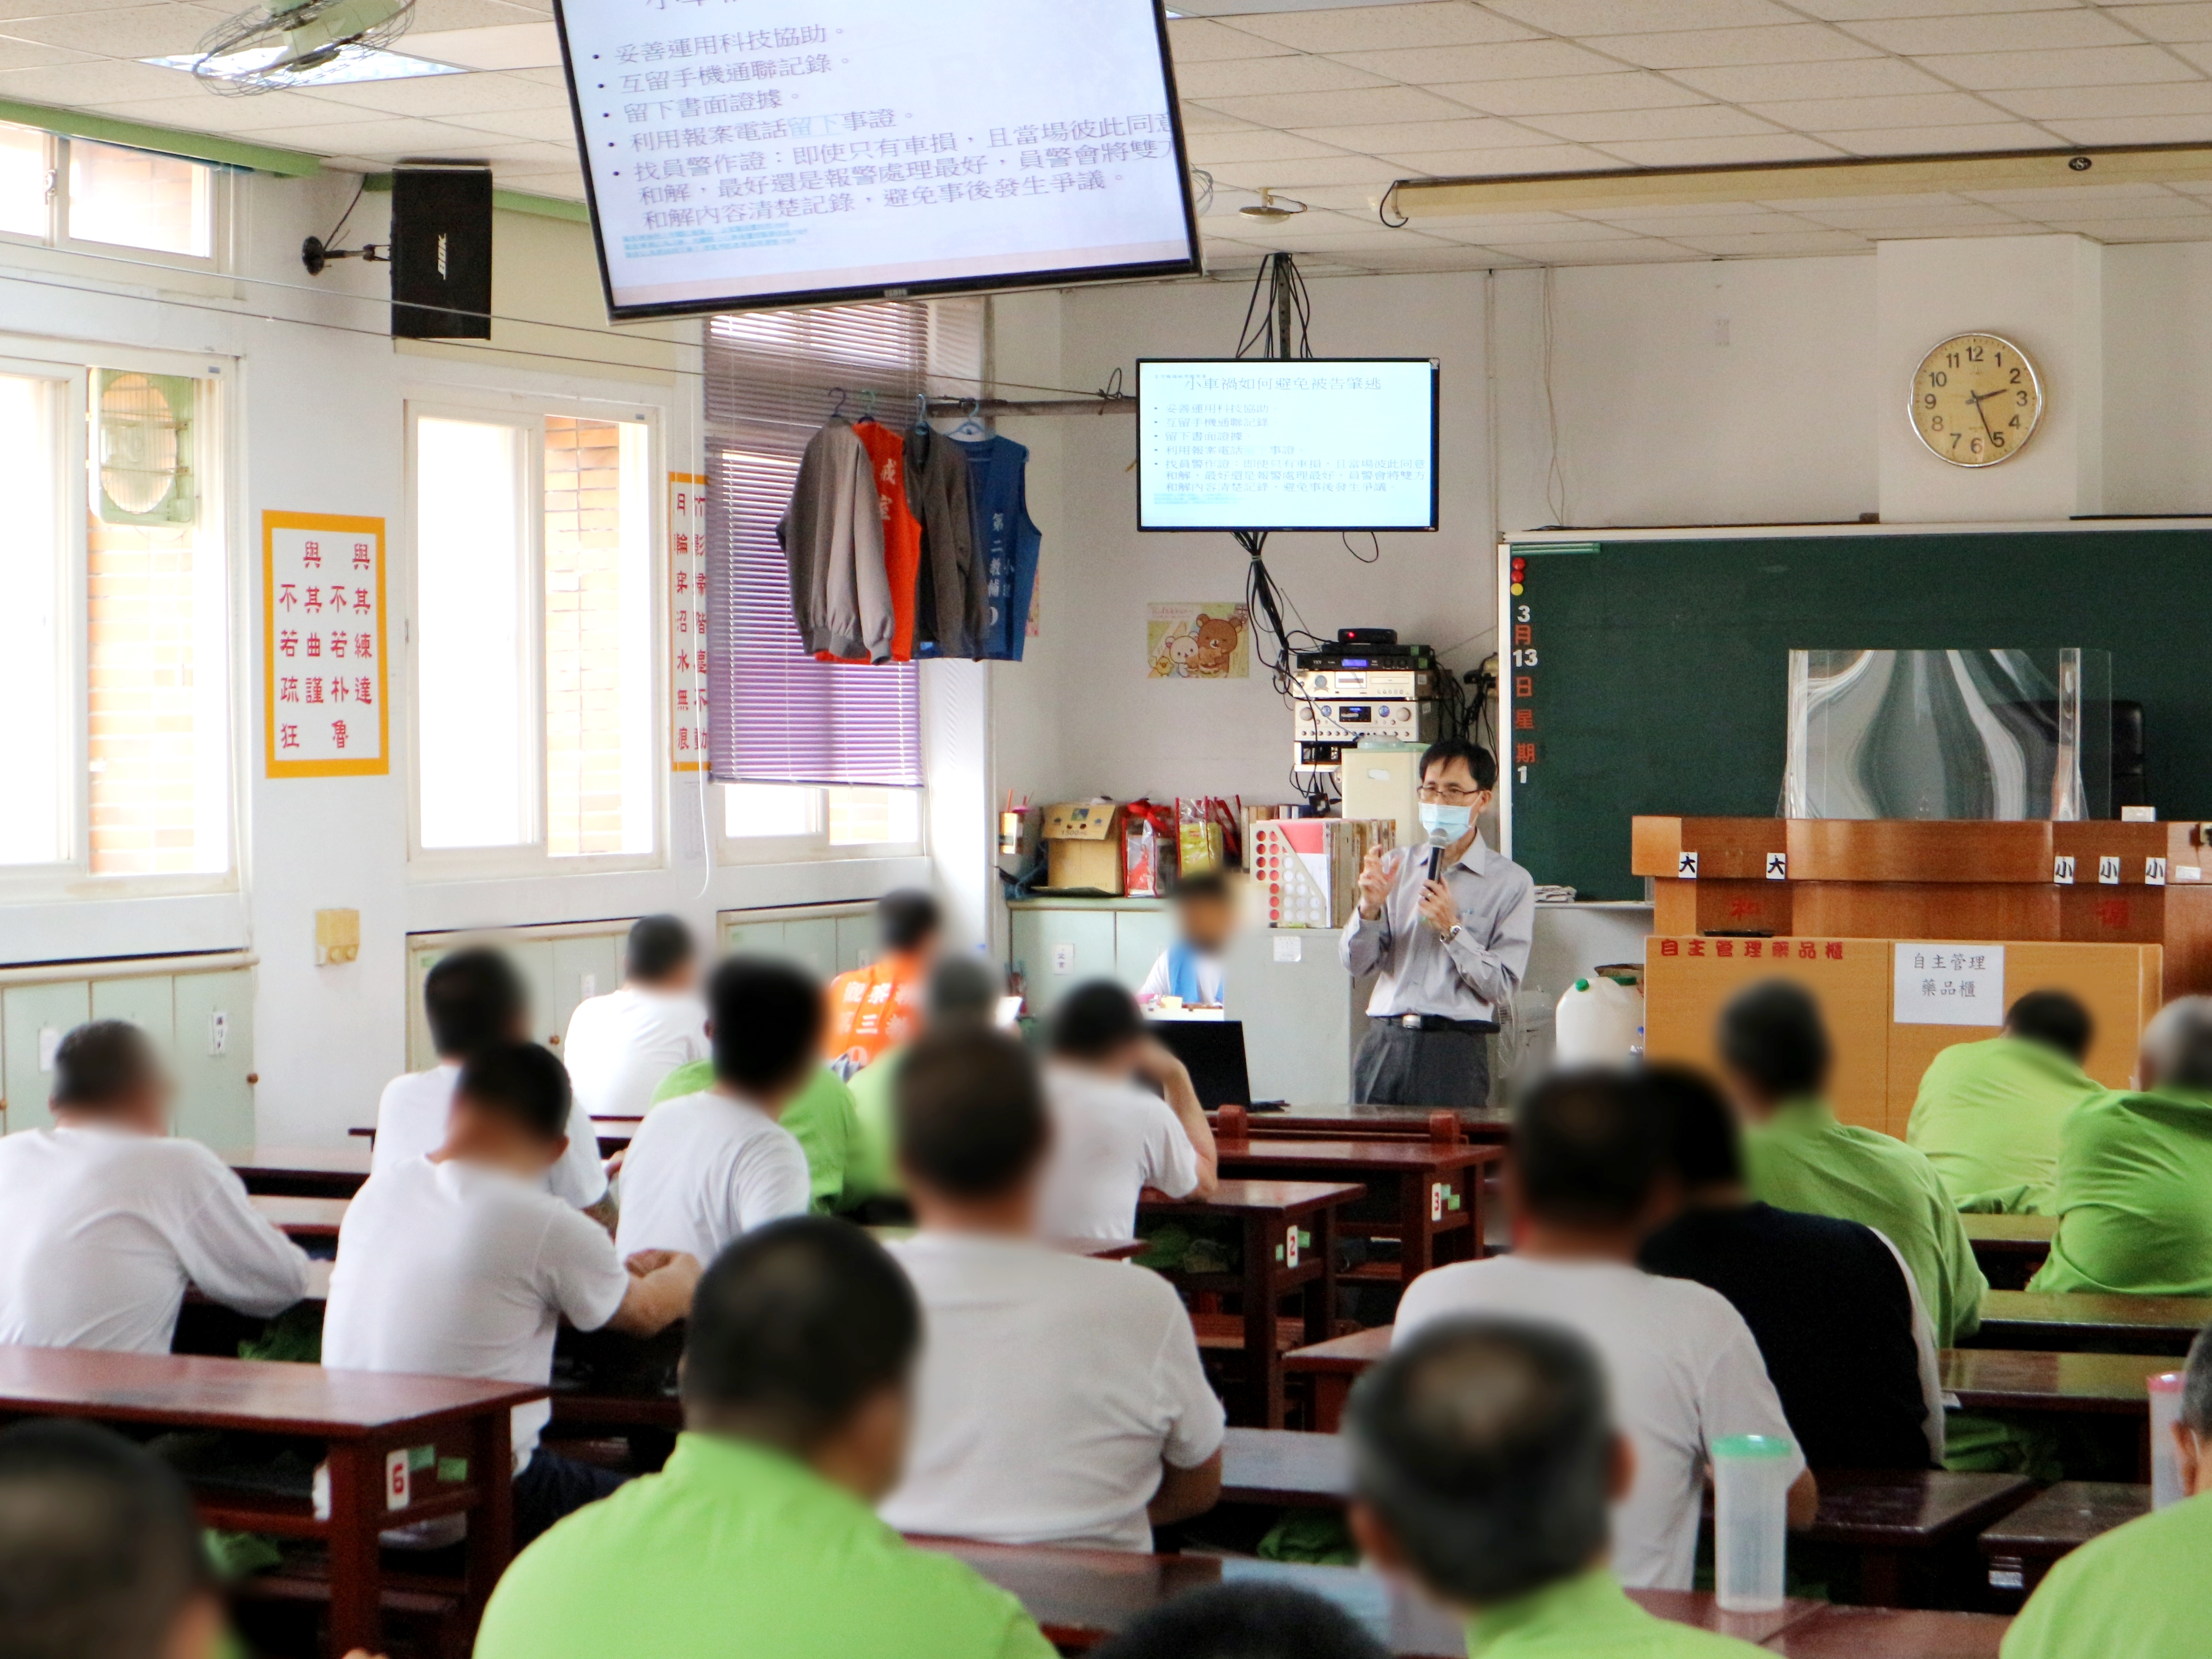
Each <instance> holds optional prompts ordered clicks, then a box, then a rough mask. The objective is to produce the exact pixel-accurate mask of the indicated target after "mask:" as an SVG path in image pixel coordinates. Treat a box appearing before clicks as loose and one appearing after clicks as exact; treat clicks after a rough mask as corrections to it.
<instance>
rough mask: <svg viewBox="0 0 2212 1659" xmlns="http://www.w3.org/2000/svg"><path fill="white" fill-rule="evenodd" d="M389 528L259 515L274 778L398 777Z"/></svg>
mask: <svg viewBox="0 0 2212 1659" xmlns="http://www.w3.org/2000/svg"><path fill="white" fill-rule="evenodd" d="M384 551H385V540H384V520H381V519H355V518H341V517H336V516H333V515H331V514H327V513H274V512H271V513H263V514H262V515H261V705H262V732H263V759H264V765H265V766H266V768H267V769H268V774H269V775H270V777H272V778H327V777H362V776H380V775H383V774H385V773H387V772H389V771H390V770H391V769H392V721H391V714H390V712H389V709H388V706H387V703H386V686H387V683H388V676H387V674H386V664H387V663H388V662H389V661H390V653H389V651H388V649H387V647H386V639H385V625H384V623H385V614H386V613H385V592H384Z"/></svg>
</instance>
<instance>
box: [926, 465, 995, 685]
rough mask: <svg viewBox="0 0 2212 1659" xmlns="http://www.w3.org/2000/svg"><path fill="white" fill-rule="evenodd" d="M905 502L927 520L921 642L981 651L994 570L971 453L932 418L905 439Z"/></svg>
mask: <svg viewBox="0 0 2212 1659" xmlns="http://www.w3.org/2000/svg"><path fill="white" fill-rule="evenodd" d="M906 504H907V506H908V507H909V508H911V509H912V510H913V513H914V516H915V518H917V519H919V520H921V580H918V581H917V582H916V583H915V611H914V642H915V649H916V651H917V653H919V651H920V649H921V647H922V646H923V645H925V644H928V645H934V646H935V647H937V654H938V655H939V656H941V657H980V656H981V655H982V654H983V628H984V624H985V623H986V622H987V620H988V617H989V614H990V613H989V611H988V609H987V605H988V603H989V593H988V580H989V574H990V573H989V571H988V570H987V568H986V567H985V564H984V562H983V560H981V558H979V557H977V556H976V552H975V508H974V507H973V506H972V505H971V504H970V499H969V492H968V458H967V456H966V455H965V454H963V453H962V452H961V449H960V447H959V446H958V445H957V444H955V443H953V442H952V441H951V440H950V439H947V438H945V437H942V436H940V435H939V434H938V433H937V432H936V431H935V430H933V428H930V427H928V426H926V425H924V426H918V427H916V428H914V430H913V431H911V432H909V433H908V435H907V440H906Z"/></svg>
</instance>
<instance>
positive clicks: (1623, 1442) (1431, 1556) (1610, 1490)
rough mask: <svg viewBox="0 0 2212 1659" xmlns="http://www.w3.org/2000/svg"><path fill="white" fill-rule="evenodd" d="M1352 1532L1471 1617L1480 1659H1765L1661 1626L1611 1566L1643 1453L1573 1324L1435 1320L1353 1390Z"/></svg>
mask: <svg viewBox="0 0 2212 1659" xmlns="http://www.w3.org/2000/svg"><path fill="white" fill-rule="evenodd" d="M1345 1437H1346V1441H1347V1443H1348V1446H1349V1449H1350V1452H1351V1460H1352V1492H1353V1499H1352V1510H1351V1521H1352V1536H1353V1537H1355V1538H1356V1539H1358V1541H1359V1547H1360V1549H1361V1551H1362V1553H1364V1555H1365V1556H1366V1557H1367V1559H1368V1560H1369V1561H1370V1562H1372V1563H1373V1564H1375V1565H1377V1566H1379V1567H1381V1568H1383V1570H1384V1571H1395V1572H1399V1573H1402V1574H1405V1575H1407V1576H1408V1577H1413V1578H1414V1579H1416V1580H1418V1581H1419V1583H1421V1584H1422V1586H1423V1587H1424V1588H1425V1589H1427V1590H1428V1592H1429V1593H1430V1594H1431V1595H1433V1596H1435V1597H1436V1598H1437V1600H1438V1601H1441V1602H1442V1603H1443V1605H1444V1606H1446V1607H1449V1608H1451V1609H1452V1610H1453V1611H1454V1612H1455V1613H1459V1614H1460V1615H1461V1616H1462V1617H1463V1618H1465V1619H1466V1620H1467V1621H1468V1625H1467V1645H1468V1654H1469V1655H1470V1656H1471V1659H1590V1656H1595V1655H1603V1656H1604V1659H1729V1656H1742V1659H1749V1656H1750V1655H1752V1654H1754V1653H1756V1652H1758V1651H1759V1650H1758V1649H1756V1648H1753V1647H1751V1646H1750V1645H1748V1644H1746V1643H1742V1642H1739V1641H1736V1640H1735V1638H1732V1637H1726V1636H1715V1635H1711V1634H1709V1633H1708V1632H1704V1631H1699V1630H1692V1629H1691V1628H1690V1627H1689V1626H1686V1625H1675V1624H1670V1623H1668V1621H1667V1620H1663V1619H1658V1618H1655V1617H1654V1616H1653V1615H1651V1614H1650V1613H1646V1612H1644V1609H1643V1608H1641V1607H1638V1606H1637V1605H1636V1603H1635V1602H1633V1601H1630V1600H1629V1599H1628V1595H1627V1593H1626V1591H1624V1590H1623V1589H1621V1588H1620V1582H1619V1581H1618V1580H1616V1579H1615V1578H1614V1577H1613V1573H1612V1571H1611V1570H1610V1569H1609V1568H1608V1567H1607V1565H1606V1560H1607V1552H1608V1549H1609V1545H1608V1542H1607V1531H1608V1529H1609V1528H1608V1516H1607V1509H1608V1506H1609V1505H1610V1504H1613V1503H1617V1502H1619V1501H1620V1499H1622V1498H1626V1497H1627V1496H1628V1491H1629V1488H1630V1486H1632V1484H1633V1483H1634V1480H1635V1478H1636V1454H1635V1452H1634V1450H1633V1449H1632V1448H1631V1447H1630V1444H1629V1442H1628V1439H1627V1437H1626V1436H1625V1435H1623V1434H1622V1433H1621V1432H1620V1431H1619V1430H1618V1429H1616V1428H1614V1426H1613V1422H1612V1419H1611V1413H1610V1410H1609V1408H1608V1407H1607V1399H1606V1385H1605V1372H1604V1369H1603V1367H1602V1365H1601V1363H1600V1361H1599V1358H1598V1356H1597V1353H1596V1352H1595V1350H1594V1349H1593V1348H1591V1346H1589V1343H1587V1342H1585V1341H1584V1340H1583V1339H1582V1338H1581V1337H1579V1336H1577V1334H1574V1333H1573V1332H1571V1331H1570V1330H1568V1329H1566V1328H1565V1327H1563V1326H1558V1325H1551V1324H1544V1323H1539V1322H1534V1321H1531V1320H1522V1319H1517V1318H1516V1319H1507V1318H1499V1317H1495V1316H1485V1317H1473V1316H1470V1317H1464V1318H1458V1319H1451V1320H1443V1321H1438V1322H1437V1323H1435V1324H1432V1325H1431V1326H1429V1327H1428V1328H1426V1329H1425V1330H1421V1331H1419V1332H1417V1333H1415V1334H1414V1335H1413V1336H1412V1337H1411V1338H1410V1339H1408V1340H1406V1341H1404V1342H1401V1343H1400V1344H1399V1345H1398V1346H1396V1347H1395V1348H1393V1349H1392V1350H1391V1351H1390V1357H1389V1358H1388V1359H1386V1360H1385V1361H1383V1364H1380V1365H1377V1366H1376V1368H1375V1369H1374V1370H1371V1371H1370V1372H1369V1373H1368V1374H1367V1375H1366V1376H1364V1377H1362V1378H1361V1379H1360V1380H1359V1383H1358V1387H1357V1388H1355V1389H1353V1390H1352V1404H1351V1410H1350V1413H1349V1415H1348V1416H1347V1418H1346V1423H1345Z"/></svg>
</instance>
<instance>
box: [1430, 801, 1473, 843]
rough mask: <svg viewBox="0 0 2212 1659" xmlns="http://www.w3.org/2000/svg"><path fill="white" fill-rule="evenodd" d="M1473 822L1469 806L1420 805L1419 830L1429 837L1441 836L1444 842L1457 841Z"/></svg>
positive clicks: (1437, 802) (1435, 802)
mask: <svg viewBox="0 0 2212 1659" xmlns="http://www.w3.org/2000/svg"><path fill="white" fill-rule="evenodd" d="M1470 823H1474V808H1473V807H1471V806H1449V805H1445V804H1443V802H1441V801H1423V802H1422V803H1421V828H1422V829H1425V830H1427V831H1428V832H1429V833H1430V834H1431V836H1442V837H1443V839H1444V840H1445V841H1446V842H1455V841H1457V840H1458V839H1459V838H1460V837H1461V836H1463V835H1465V834H1466V833H1467V827H1468V824H1470Z"/></svg>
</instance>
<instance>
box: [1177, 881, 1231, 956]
mask: <svg viewBox="0 0 2212 1659" xmlns="http://www.w3.org/2000/svg"><path fill="white" fill-rule="evenodd" d="M1236 931H1237V907H1236V906H1235V905H1233V904H1231V902H1229V901H1228V900H1227V899H1226V898H1225V897H1218V896H1213V895H1211V894H1208V895H1205V896H1200V897H1194V898H1189V899H1186V900H1184V901H1183V903H1182V936H1183V937H1184V938H1185V939H1188V940H1189V941H1190V943H1191V944H1192V945H1195V946H1196V947H1197V948H1198V949H1200V950H1201V951H1205V952H1206V954H1207V955H1208V956H1219V955H1220V954H1221V953H1222V951H1225V950H1227V949H1228V948H1229V939H1230V936H1231V934H1233V933H1236Z"/></svg>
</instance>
